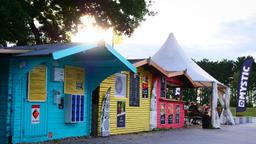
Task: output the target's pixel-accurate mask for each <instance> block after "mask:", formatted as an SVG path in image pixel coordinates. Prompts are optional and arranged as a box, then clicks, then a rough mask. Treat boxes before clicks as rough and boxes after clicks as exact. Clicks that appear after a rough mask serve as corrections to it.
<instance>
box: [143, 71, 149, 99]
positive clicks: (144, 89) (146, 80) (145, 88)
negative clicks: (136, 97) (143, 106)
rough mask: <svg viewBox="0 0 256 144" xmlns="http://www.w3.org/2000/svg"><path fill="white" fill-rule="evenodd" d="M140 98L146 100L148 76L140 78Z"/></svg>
mask: <svg viewBox="0 0 256 144" xmlns="http://www.w3.org/2000/svg"><path fill="white" fill-rule="evenodd" d="M142 98H148V76H143V77H142Z"/></svg>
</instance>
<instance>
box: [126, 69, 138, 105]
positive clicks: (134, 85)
mask: <svg viewBox="0 0 256 144" xmlns="http://www.w3.org/2000/svg"><path fill="white" fill-rule="evenodd" d="M129 105H130V106H140V75H139V74H134V73H132V72H130V97H129Z"/></svg>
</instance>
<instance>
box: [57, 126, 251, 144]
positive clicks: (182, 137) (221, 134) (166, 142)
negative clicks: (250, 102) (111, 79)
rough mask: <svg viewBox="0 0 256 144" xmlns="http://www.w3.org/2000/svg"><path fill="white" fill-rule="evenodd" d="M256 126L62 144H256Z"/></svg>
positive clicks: (179, 131) (177, 130) (178, 131)
mask: <svg viewBox="0 0 256 144" xmlns="http://www.w3.org/2000/svg"><path fill="white" fill-rule="evenodd" d="M255 137H256V124H255V123H254V124H242V125H236V126H222V128H221V129H201V128H198V127H193V128H183V129H171V130H167V131H155V132H148V133H139V134H127V135H117V136H110V137H105V138H102V137H100V138H79V139H69V140H64V141H59V143H61V144H256V138H255Z"/></svg>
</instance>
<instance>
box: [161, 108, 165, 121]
mask: <svg viewBox="0 0 256 144" xmlns="http://www.w3.org/2000/svg"><path fill="white" fill-rule="evenodd" d="M160 123H161V124H165V104H161V108H160Z"/></svg>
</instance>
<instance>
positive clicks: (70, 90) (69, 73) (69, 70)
mask: <svg viewBox="0 0 256 144" xmlns="http://www.w3.org/2000/svg"><path fill="white" fill-rule="evenodd" d="M84 73H85V71H84V69H83V68H79V67H74V66H65V70H64V93H65V94H79V95H84Z"/></svg>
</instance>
